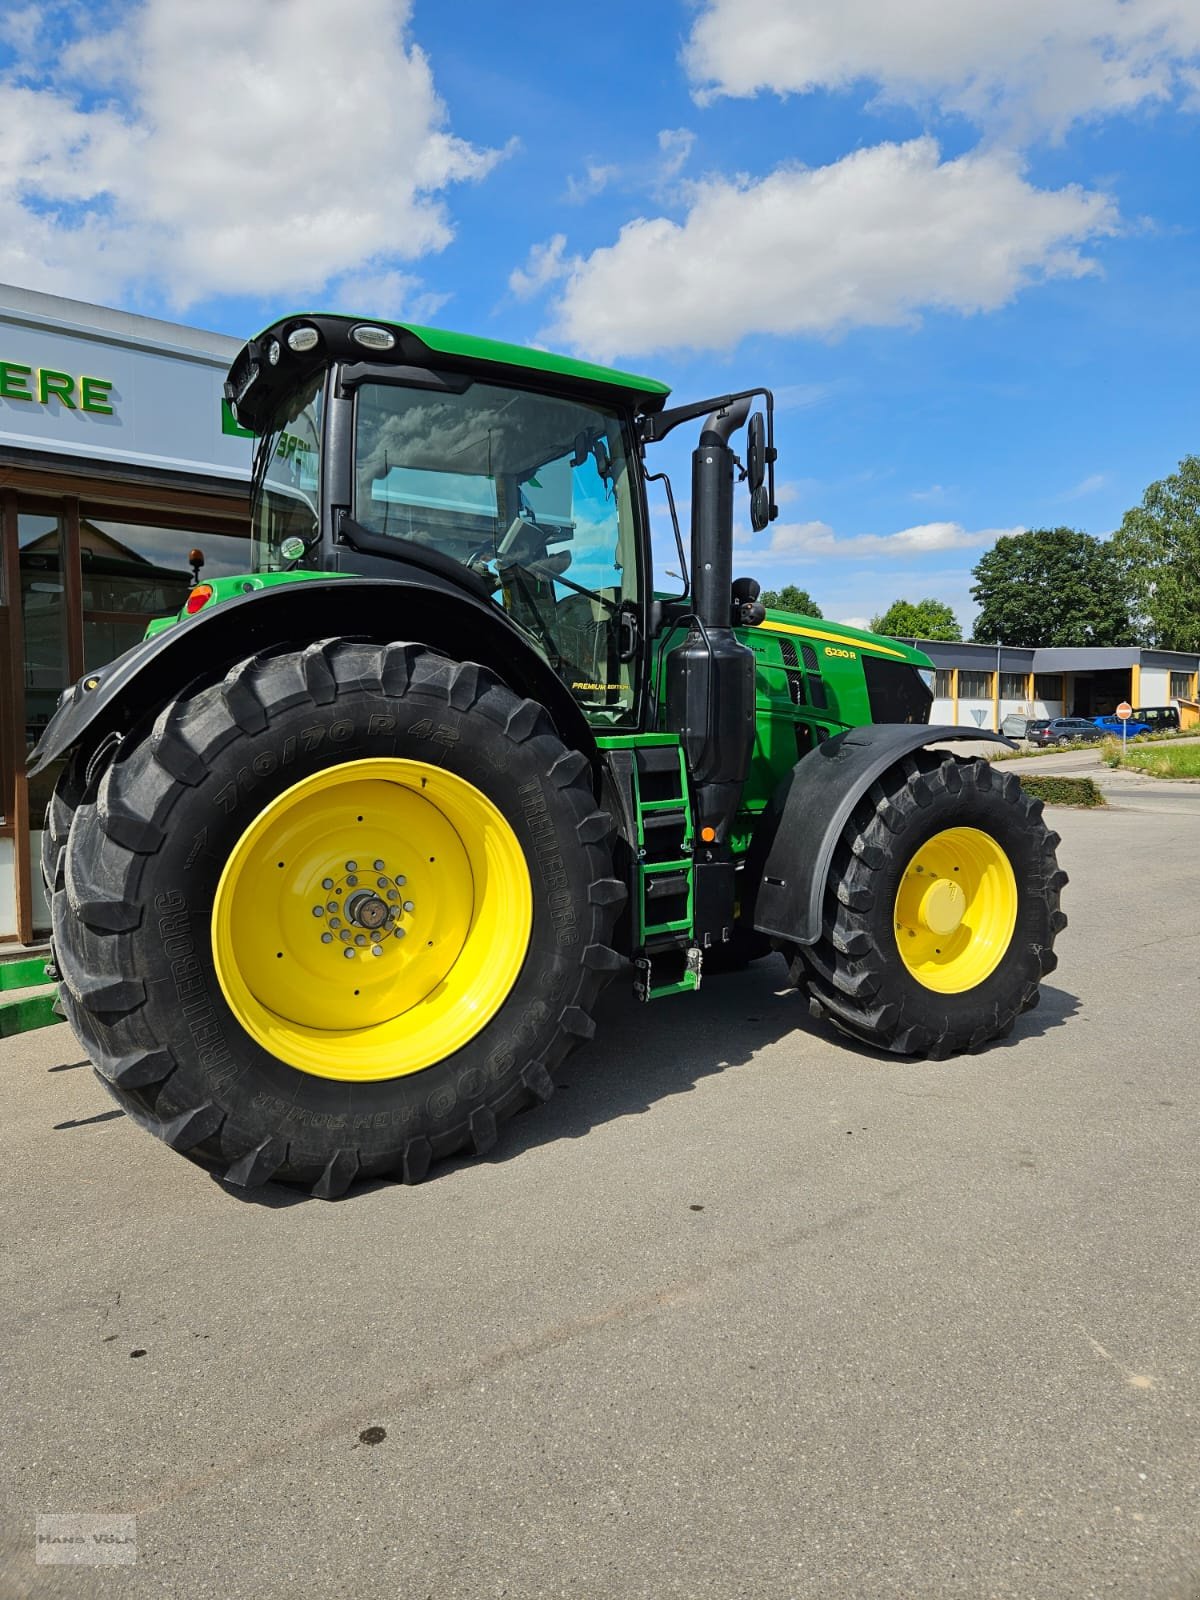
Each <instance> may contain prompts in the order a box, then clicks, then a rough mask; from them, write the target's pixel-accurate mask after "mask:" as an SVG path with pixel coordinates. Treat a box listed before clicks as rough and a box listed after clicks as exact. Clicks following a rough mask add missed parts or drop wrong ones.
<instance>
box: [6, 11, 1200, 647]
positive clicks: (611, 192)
mask: <svg viewBox="0 0 1200 1600" xmlns="http://www.w3.org/2000/svg"><path fill="white" fill-rule="evenodd" d="M0 41H2V42H0V69H2V70H0V282H8V283H17V284H21V285H25V286H28V287H32V288H42V289H46V290H49V291H51V292H56V293H61V294H68V295H73V296H76V297H78V298H83V299H94V300H97V301H101V302H103V303H106V304H111V305H116V306H122V307H126V308H129V309H133V310H140V311H145V312H148V313H151V314H155V315H160V316H167V317H171V318H174V319H177V320H181V321H186V322H190V323H193V324H196V325H199V326H204V327H209V328H214V329H218V330H220V331H223V332H227V333H232V334H236V335H244V334H247V333H249V332H252V331H253V330H254V329H255V328H256V327H257V326H259V325H261V324H262V323H263V322H265V321H267V320H269V319H270V318H271V317H273V316H274V315H276V314H278V313H279V312H281V311H284V310H288V309H292V308H295V307H298V306H301V305H311V304H322V305H327V306H346V307H350V306H353V307H354V308H356V309H362V310H365V311H366V312H368V313H370V312H375V313H376V314H387V315H394V316H401V317H402V316H409V317H411V318H413V319H414V320H426V321H438V322H441V323H443V324H444V325H446V326H450V327H456V328H462V329H467V330H470V331H475V332H480V333H484V334H489V335H491V336H493V337H498V338H505V339H513V340H516V341H520V342H537V343H543V344H550V345H554V346H558V347H560V348H565V349H570V350H572V351H575V352H577V353H581V354H584V355H590V356H593V357H595V358H597V359H601V360H610V361H613V362H616V363H617V364H621V365H625V366H628V367H630V368H632V369H633V370H635V371H643V372H649V373H651V374H653V375H655V376H657V377H660V378H662V379H664V380H666V381H667V382H669V383H671V384H672V386H673V387H674V388H675V390H676V393H677V396H678V398H679V399H681V400H683V399H688V398H695V397H698V396H701V395H703V394H705V393H710V392H714V391H721V390H724V389H727V388H729V387H732V386H737V387H743V386H749V385H750V384H753V383H766V384H769V385H770V386H771V387H773V388H774V389H775V390H776V392H777V394H778V395H779V398H780V411H779V414H778V443H779V447H780V483H781V488H782V493H781V497H780V498H781V517H780V520H779V522H778V523H777V524H775V525H774V527H773V528H772V530H770V532H768V533H767V534H763V535H757V536H752V535H750V533H749V530H748V529H743V530H741V534H740V538H741V548H740V551H739V560H738V563H737V565H738V570H739V571H748V572H753V573H754V574H755V575H756V576H758V577H759V578H760V580H761V581H762V582H763V583H764V584H765V585H767V586H771V587H777V586H779V585H780V584H783V583H787V582H791V581H794V582H798V583H801V584H803V585H804V586H805V587H807V588H808V589H810V590H811V592H812V593H813V594H814V595H815V596H816V598H817V600H818V601H819V602H820V604H821V605H822V607H823V608H824V610H825V612H826V614H827V615H829V616H833V617H838V618H841V619H846V620H849V619H854V620H860V621H861V620H864V619H866V618H868V617H870V616H871V615H872V613H874V612H877V611H880V610H882V609H883V608H884V607H885V606H886V605H887V604H888V603H889V602H890V601H891V600H892V599H894V598H896V597H897V596H898V595H904V596H906V597H908V598H910V599H916V598H919V597H920V596H922V595H926V594H932V595H935V596H937V597H938V598H941V599H944V600H947V601H949V602H950V603H951V605H953V606H954V607H955V609H956V611H957V612H958V614H959V616H960V619H961V620H962V621H963V622H964V624H965V625H968V626H969V623H970V620H971V618H972V616H973V611H974V607H973V606H972V604H971V601H970V599H969V588H970V582H971V580H970V576H969V573H970V568H971V567H972V565H973V564H974V563H975V561H976V560H977V559H978V556H979V554H980V553H981V552H982V551H983V550H984V549H986V548H987V547H988V546H989V545H990V544H991V543H993V542H994V540H995V538H996V537H998V536H999V535H1000V534H1002V533H1004V532H1008V531H1012V530H1014V529H1019V528H1021V527H1036V526H1044V525H1047V524H1049V525H1053V524H1057V523H1066V524H1068V525H1071V526H1075V527H1081V528H1085V529H1087V530H1088V531H1090V532H1093V533H1097V534H1106V533H1108V532H1110V531H1111V530H1112V529H1113V528H1114V527H1115V526H1116V525H1117V524H1118V523H1119V521H1120V518H1121V515H1122V513H1123V512H1124V511H1125V509H1126V508H1127V507H1128V506H1130V505H1133V504H1135V503H1137V502H1138V501H1139V500H1140V498H1141V495H1142V492H1143V490H1144V488H1145V486H1146V485H1147V484H1148V483H1149V482H1150V481H1151V480H1153V479H1155V478H1159V477H1162V476H1165V475H1166V474H1167V473H1169V472H1171V471H1173V470H1174V468H1175V465H1176V463H1177V461H1178V460H1179V458H1180V457H1181V456H1182V455H1184V454H1186V453H1188V452H1189V451H1193V450H1195V449H1196V448H1197V446H1198V442H1200V441H1198V440H1197V430H1196V393H1197V372H1198V370H1200V362H1198V360H1197V357H1198V355H1200V348H1198V346H1200V334H1198V332H1197V330H1198V328H1200V288H1198V286H1197V285H1198V274H1197V234H1196V229H1197V215H1198V213H1200V207H1198V205H1197V202H1198V200H1200V193H1198V191H1200V181H1198V178H1197V173H1198V171H1200V160H1198V159H1197V135H1198V134H1200V6H1198V5H1197V4H1196V0H972V3H971V4H970V5H967V4H964V3H962V0H908V3H907V4H906V5H905V6H904V7H897V6H896V5H895V4H894V0H839V4H838V5H837V6H836V7H835V6H831V5H830V4H829V3H828V0H697V3H695V4H682V3H681V4H675V3H673V0H657V3H656V4H655V5H653V6H645V5H644V4H637V5H635V4H633V3H631V0H610V3H609V4H608V5H606V6H605V7H604V8H602V9H600V10H597V9H595V8H593V7H584V6H579V5H572V4H570V3H565V4H564V3H561V0H560V3H558V4H553V5H552V4H549V3H543V0H527V3H526V4H524V5H522V6H520V7H516V6H497V5H495V4H494V3H491V4H487V5H484V4H477V3H475V0H464V3H458V4H445V3H443V4H441V5H437V6H435V5H433V4H429V3H426V0H415V3H414V4H412V5H407V4H402V3H397V0H340V3H339V4H338V5H336V6H334V5H331V4H328V3H327V0H272V3H270V4H261V5H257V6H250V5H247V4H245V0H208V3H206V4H205V5H204V6H202V7H201V6H186V5H183V4H181V3H180V0H144V3H136V4H134V3H130V4H92V5H90V6H87V7H85V6H82V5H80V4H77V3H75V0H63V3H56V0H47V3H42V4H38V5H29V6H22V5H21V4H20V3H19V0H17V3H13V0H8V3H7V4H6V5H5V6H4V8H3V10H2V12H0ZM673 460H674V461H675V462H678V463H679V464H680V465H682V464H683V463H684V461H685V452H684V451H683V450H676V451H675V452H674V454H673ZM677 484H678V487H679V489H680V492H681V496H682V495H683V494H684V493H685V492H686V477H681V478H679V479H677Z"/></svg>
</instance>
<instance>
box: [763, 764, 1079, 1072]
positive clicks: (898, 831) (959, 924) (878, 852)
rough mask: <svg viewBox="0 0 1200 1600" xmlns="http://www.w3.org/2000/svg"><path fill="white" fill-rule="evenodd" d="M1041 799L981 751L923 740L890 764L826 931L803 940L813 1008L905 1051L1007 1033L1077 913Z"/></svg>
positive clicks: (803, 970) (946, 1049) (837, 873)
mask: <svg viewBox="0 0 1200 1600" xmlns="http://www.w3.org/2000/svg"><path fill="white" fill-rule="evenodd" d="M1041 813H1042V806H1041V802H1040V801H1037V800H1032V799H1030V797H1029V796H1028V795H1026V794H1025V792H1024V790H1023V789H1022V788H1021V785H1020V783H1019V782H1018V781H1017V779H1016V778H1015V777H1014V776H1013V775H1012V774H1011V773H1000V772H997V771H996V770H995V769H994V768H993V767H992V766H990V765H989V764H988V763H987V762H984V761H974V760H962V759H960V758H958V757H955V756H950V755H938V754H935V753H933V752H929V751H922V752H918V753H917V754H916V755H915V756H911V757H908V758H906V759H905V760H904V761H902V762H900V763H898V764H897V765H896V766H895V767H893V768H891V769H890V770H889V771H888V772H887V773H885V774H884V776H883V777H882V778H881V779H880V780H879V781H878V782H877V783H875V784H873V785H872V786H871V789H870V790H869V791H868V793H867V794H866V795H865V796H864V797H863V799H862V800H861V801H860V802H859V804H858V805H857V806H856V807H855V809H854V812H853V813H852V815H851V817H850V820H849V821H848V822H847V824H846V827H845V829H844V830H843V833H842V837H841V839H840V841H839V843H838V846H837V848H836V850H835V852H834V858H833V864H832V867H831V870H830V875H829V880H828V882H827V885H826V891H825V902H824V911H823V922H822V934H821V938H820V940H819V941H818V942H817V944H815V945H813V946H811V947H803V948H802V947H799V946H797V947H794V949H793V952H792V962H791V976H792V981H793V982H794V983H795V984H796V985H797V986H798V987H800V988H801V989H803V990H806V991H807V993H808V995H809V997H810V1002H811V1009H812V1010H813V1013H814V1015H816V1016H818V1017H826V1018H828V1020H829V1021H830V1022H832V1023H833V1024H834V1025H835V1026H837V1027H838V1028H840V1029H841V1030H842V1031H843V1032H845V1033H848V1034H851V1035H852V1036H853V1037H854V1038H856V1039H860V1040H862V1041H863V1042H865V1043H867V1044H870V1045H874V1046H875V1047H876V1048H878V1049H881V1050H888V1051H893V1052H896V1053H898V1054H904V1055H923V1056H933V1057H944V1056H948V1055H952V1054H954V1053H956V1052H958V1051H962V1050H977V1049H980V1048H982V1046H983V1045H985V1044H986V1043H987V1042H988V1041H989V1040H990V1039H995V1038H999V1037H1003V1036H1004V1035H1005V1034H1007V1033H1009V1032H1010V1031H1011V1029H1012V1026H1013V1023H1014V1022H1015V1021H1016V1019H1017V1017H1018V1016H1019V1015H1020V1014H1021V1012H1022V1011H1025V1010H1028V1009H1029V1008H1030V1007H1031V1006H1034V1005H1036V1004H1037V1000H1038V985H1039V983H1040V981H1041V979H1042V978H1043V977H1044V976H1045V975H1046V974H1047V973H1049V972H1052V971H1053V970H1054V967H1055V966H1056V964H1057V958H1056V956H1055V955H1054V952H1053V944H1054V939H1055V935H1056V934H1057V933H1058V932H1059V931H1060V930H1061V929H1062V928H1063V927H1065V925H1066V917H1065V916H1064V915H1063V913H1062V911H1061V910H1060V909H1059V895H1060V891H1061V889H1062V887H1063V885H1064V884H1065V883H1066V881H1067V875H1066V873H1065V872H1062V871H1061V870H1060V869H1059V867H1058V864H1057V861H1056V859H1055V854H1054V851H1055V846H1056V845H1057V844H1058V835H1057V834H1055V833H1052V832H1051V831H1050V830H1049V829H1048V828H1047V827H1046V825H1045V823H1044V822H1043V821H1042V815H1041Z"/></svg>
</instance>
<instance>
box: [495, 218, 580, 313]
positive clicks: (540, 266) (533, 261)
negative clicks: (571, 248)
mask: <svg viewBox="0 0 1200 1600" xmlns="http://www.w3.org/2000/svg"><path fill="white" fill-rule="evenodd" d="M566 248H567V236H566V234H565V233H556V234H555V235H554V237H553V238H552V239H547V240H546V242H545V244H535V245H534V246H533V247H532V248H531V250H530V252H529V256H528V258H527V259H526V262H525V265H524V266H523V267H514V268H513V270H512V271H511V272H510V273H509V275H508V287H509V288H510V289H511V290H512V292H513V293H514V294H515V295H516V297H517V299H518V300H532V298H533V297H534V295H536V294H540V293H541V292H542V290H543V289H544V288H545V287H546V286H547V284H551V283H554V282H555V281H556V279H558V278H564V277H566V275H567V273H568V272H569V271H570V270H571V267H570V263H569V262H567V261H564V260H563V251H564V250H565V249H566Z"/></svg>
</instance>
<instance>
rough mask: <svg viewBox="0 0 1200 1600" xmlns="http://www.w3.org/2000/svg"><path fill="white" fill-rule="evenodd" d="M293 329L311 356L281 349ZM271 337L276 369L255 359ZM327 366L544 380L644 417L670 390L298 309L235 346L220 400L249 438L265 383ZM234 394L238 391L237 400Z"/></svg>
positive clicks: (429, 333)
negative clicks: (255, 371) (378, 346)
mask: <svg viewBox="0 0 1200 1600" xmlns="http://www.w3.org/2000/svg"><path fill="white" fill-rule="evenodd" d="M301 326H308V327H312V328H315V329H316V330H317V333H318V335H319V342H318V344H317V346H316V347H315V349H313V350H312V351H310V352H307V353H304V354H296V353H295V352H293V351H292V350H291V349H290V348H289V346H288V343H287V338H288V335H289V334H291V333H294V332H295V331H296V329H297V328H299V327H301ZM359 327H372V328H386V329H387V330H388V331H389V332H391V333H394V334H395V335H396V343H395V346H394V347H393V348H392V349H391V350H386V351H381V350H372V349H367V348H364V347H363V346H362V345H360V344H358V343H357V342H356V341H355V340H354V338H353V337H352V335H353V331H354V330H355V329H356V328H359ZM272 339H277V340H278V341H279V344H280V359H279V363H278V366H277V367H275V368H268V364H267V363H266V361H265V360H263V356H264V353H265V351H266V349H267V347H268V345H269V343H270V341H271V340H272ZM330 361H353V362H364V363H367V362H369V363H371V364H373V365H375V364H377V365H380V366H419V367H434V368H439V369H445V370H449V371H464V370H469V371H471V372H473V373H477V374H479V375H480V376H481V377H491V378H495V379H500V380H502V379H504V378H505V377H507V378H508V379H509V380H510V381H511V380H512V379H513V378H514V377H515V378H524V379H525V381H526V382H528V381H529V379H530V378H531V377H534V376H536V377H538V378H541V379H543V380H546V381H547V387H551V388H553V389H555V390H557V391H560V392H564V393H568V394H576V395H579V396H580V397H581V398H583V397H587V398H590V399H593V400H605V399H607V400H608V401H609V402H610V403H612V404H620V405H621V406H623V407H625V406H629V405H630V404H632V405H633V406H634V407H635V408H636V409H637V410H638V411H644V412H651V411H660V410H661V409H662V407H663V405H664V404H665V402H666V399H667V396H668V395H669V394H670V392H671V390H670V387H669V386H668V385H667V384H665V383H659V382H658V381H657V380H656V379H654V378H646V377H642V376H639V375H638V374H637V373H632V372H621V371H619V370H618V369H617V368H615V367H602V366H597V365H596V364H595V363H594V362H590V361H579V360H576V359H575V357H573V356H564V355H558V354H556V353H554V352H553V351H550V350H534V349H532V348H530V347H528V346H526V345H518V344H506V343H503V342H502V341H500V340H497V339H484V338H481V337H479V336H478V335H477V334H471V333H454V332H452V331H451V330H449V329H445V328H427V327H424V326H422V325H420V324H418V323H410V322H392V321H390V320H389V319H387V318H385V317H354V316H346V315H343V314H341V313H333V312H326V311H300V312H294V313H292V314H291V315H290V316H286V317H280V318H279V319H277V320H276V321H275V322H272V323H271V324H269V326H267V327H266V328H264V329H263V330H262V332H261V333H259V334H258V335H257V336H256V337H255V338H254V339H252V340H250V341H249V343H248V344H246V345H244V346H243V348H242V349H241V350H240V351H239V352H238V354H237V356H236V357H235V358H234V361H233V364H232V366H231V367H230V370H229V381H228V383H227V385H226V395H227V398H228V399H230V400H231V401H234V402H235V404H236V408H237V413H238V420H239V421H240V422H241V423H242V424H243V425H244V426H245V427H248V428H251V429H253V430H254V431H255V432H262V431H265V430H266V429H267V428H268V427H269V426H270V417H269V415H267V410H268V408H267V406H266V404H265V403H264V402H265V401H266V400H267V398H268V396H269V395H270V394H271V393H272V392H274V393H278V392H279V384H278V382H276V381H273V380H275V378H276V375H277V376H278V379H279V380H283V379H284V378H285V377H286V378H287V379H288V387H289V389H290V388H291V385H292V382H293V381H294V380H296V379H298V378H302V377H304V376H306V375H307V374H308V373H309V372H310V371H313V370H315V369H316V368H317V367H322V366H325V365H327V364H328V363H329V362H330ZM255 363H257V364H258V367H259V370H260V372H261V373H262V374H263V375H266V374H267V373H268V372H269V374H270V375H269V377H268V378H267V382H266V383H264V384H262V386H261V389H260V390H259V393H258V394H251V389H250V387H246V388H244V389H243V382H244V380H245V378H246V377H247V376H248V374H249V372H250V369H251V367H252V366H253V365H254V364H255ZM252 386H253V385H252ZM239 390H241V391H242V392H241V393H240V394H239ZM260 396H261V399H260ZM271 409H273V408H271Z"/></svg>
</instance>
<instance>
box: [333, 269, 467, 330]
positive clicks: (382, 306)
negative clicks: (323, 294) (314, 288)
mask: <svg viewBox="0 0 1200 1600" xmlns="http://www.w3.org/2000/svg"><path fill="white" fill-rule="evenodd" d="M449 298H450V296H449V295H448V294H431V293H430V292H429V290H427V289H426V288H425V286H424V284H423V283H422V282H421V279H420V278H418V277H416V276H415V275H414V274H413V273H411V272H395V271H388V270H386V269H385V270H382V271H379V272H371V271H364V272H350V273H347V274H346V276H345V277H344V278H339V279H338V280H337V281H336V283H334V284H333V285H332V287H331V288H330V290H329V295H328V304H329V308H330V310H332V311H347V312H350V313H352V314H356V315H358V316H369V317H387V318H390V319H392V320H393V321H397V322H403V321H408V322H418V323H421V322H429V321H431V320H432V319H433V318H434V317H436V316H437V314H438V312H439V311H440V310H441V309H442V307H443V306H444V305H445V304H446V301H447V300H449Z"/></svg>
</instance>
